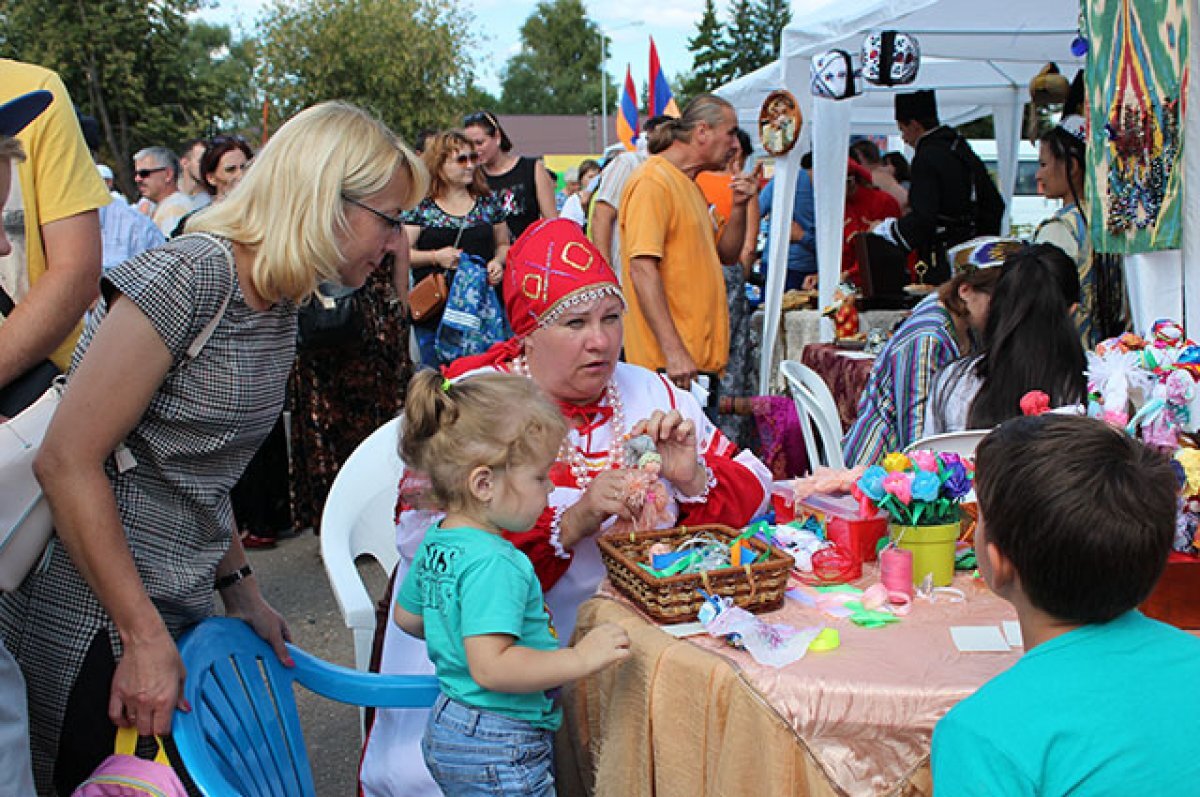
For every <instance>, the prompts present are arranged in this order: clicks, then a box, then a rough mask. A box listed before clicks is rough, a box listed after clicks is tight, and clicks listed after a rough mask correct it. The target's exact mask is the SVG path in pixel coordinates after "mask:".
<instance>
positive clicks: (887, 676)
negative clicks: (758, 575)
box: [558, 565, 1020, 797]
mask: <svg viewBox="0 0 1200 797" xmlns="http://www.w3.org/2000/svg"><path fill="white" fill-rule="evenodd" d="M877 572H878V571H877V570H876V569H875V566H874V565H867V566H866V576H865V579H866V580H864V581H863V582H861V583H862V584H863V585H865V584H867V583H870V582H871V581H873V580H875V578H877V575H876V574H877ZM873 576H874V578H873ZM955 586H957V587H959V588H961V589H963V590H964V592H965V593H966V595H967V600H966V601H965V602H964V603H948V602H942V600H941V599H940V600H939V601H938V602H935V603H932V604H931V603H929V602H925V601H918V603H917V604H916V605H915V607H914V609H913V611H912V613H911V614H910V615H909V616H907V617H905V618H904V619H903V620H902V621H901V622H899V623H896V624H894V625H891V626H887V627H885V628H877V629H864V628H859V627H857V626H854V625H853V624H851V623H850V622H849V621H848V620H834V619H831V618H828V617H826V616H824V615H821V614H820V613H818V612H817V610H816V609H814V608H810V607H805V606H803V605H801V604H800V603H797V602H795V601H793V600H792V599H788V601H787V602H786V604H785V606H784V608H783V609H780V610H779V611H777V612H773V613H771V614H767V615H763V617H764V618H765V619H766V620H768V621H770V622H783V623H788V624H790V625H793V626H795V627H808V626H813V625H818V624H825V625H828V626H831V627H834V628H836V629H837V630H838V631H839V633H840V635H841V647H840V648H838V649H836V650H833V651H829V652H823V653H816V652H810V653H809V654H808V655H807V656H805V658H803V659H801V660H800V661H797V662H794V663H793V664H790V665H788V666H787V667H784V668H782V669H774V668H770V667H765V666H762V665H759V664H757V663H756V662H755V661H754V660H753V659H752V658H751V657H750V655H749V654H747V653H745V652H744V651H738V650H734V649H732V648H730V647H728V646H727V645H725V644H724V643H723V642H721V641H718V640H716V639H712V638H710V637H707V636H695V637H690V638H688V639H676V638H674V637H672V636H670V635H668V634H666V633H665V632H663V631H662V630H660V629H659V628H658V627H657V626H656V625H655V624H654V623H653V622H652V621H650V620H649V619H648V618H647V617H646V616H645V615H643V614H642V613H640V612H639V611H638V610H637V609H636V608H634V607H633V606H632V604H630V603H629V602H628V601H626V600H625V599H624V598H621V597H619V596H616V595H613V594H612V593H607V592H606V593H605V594H602V595H600V596H597V597H595V598H592V599H591V600H589V601H588V602H587V603H585V604H584V605H583V606H582V607H581V609H580V611H579V616H578V621H577V625H576V634H577V635H579V634H582V633H585V632H586V631H587V630H588V629H590V628H593V627H595V626H596V625H598V624H600V623H604V622H615V623H618V624H619V625H621V626H623V627H624V628H625V629H626V630H627V631H628V632H629V635H630V637H631V639H632V642H633V656H632V658H631V659H629V660H627V661H625V662H623V663H622V664H621V665H619V666H616V667H612V668H609V669H607V670H604V671H603V672H600V673H597V674H595V675H592V676H590V677H588V678H584V679H582V680H580V681H578V682H576V683H575V684H573V685H571V686H569V687H567V688H565V689H564V690H563V707H564V716H565V718H564V727H563V730H562V731H561V732H560V734H559V739H558V764H559V773H558V778H559V793H560V794H563V795H574V794H593V795H597V797H618V796H619V797H651V796H652V795H657V796H658V797H676V796H678V797H704V796H705V795H714V796H715V795H721V796H722V797H742V796H744V797H751V796H753V797H769V796H774V795H779V797H783V795H819V796H820V797H826V796H827V795H838V796H840V797H845V796H850V797H857V795H929V794H931V793H932V786H931V778H930V773H929V748H930V741H931V738H932V732H933V726H934V725H935V724H936V723H937V721H938V719H940V718H941V717H942V716H943V715H944V714H945V713H946V712H947V711H948V710H949V709H950V708H951V707H952V706H953V705H954V704H955V703H957V702H958V701H959V700H962V699H963V698H964V697H967V696H968V695H970V694H972V693H973V692H974V691H975V690H976V689H977V688H979V686H981V685H982V684H983V683H984V682H986V681H987V680H988V679H990V678H992V677H993V676H995V675H996V674H998V673H1000V672H1002V671H1003V670H1005V669H1007V668H1008V667H1010V666H1012V664H1013V663H1014V662H1016V660H1017V658H1018V655H1019V653H1020V649H1016V650H1014V651H1011V652H1007V653H960V652H958V650H957V649H956V648H955V646H954V643H953V642H952V641H951V638H950V632H949V628H950V626H953V625H997V624H999V623H1000V622H1001V621H1004V620H1012V619H1015V617H1016V615H1015V613H1014V612H1013V610H1012V608H1011V607H1010V606H1009V605H1008V604H1007V603H1005V602H1004V601H1002V600H1001V599H999V598H997V597H996V596H995V595H993V594H992V593H991V592H989V591H988V590H987V588H986V587H985V586H983V584H982V582H979V581H973V580H970V579H968V578H967V577H966V576H960V577H959V578H958V579H957V580H956V583H955Z"/></svg>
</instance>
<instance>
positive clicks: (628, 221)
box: [619, 155, 729, 373]
mask: <svg viewBox="0 0 1200 797" xmlns="http://www.w3.org/2000/svg"><path fill="white" fill-rule="evenodd" d="M619 219H620V225H621V262H622V264H623V265H622V270H623V275H622V281H623V284H624V285H626V286H627V289H626V292H625V298H626V301H627V302H628V303H629V313H628V316H627V318H626V322H625V359H626V360H628V361H629V362H631V363H634V364H636V365H641V366H643V367H645V368H651V369H657V368H664V367H665V366H666V358H665V357H664V356H663V353H662V349H661V348H660V347H659V345H658V339H657V338H656V337H655V335H654V332H653V331H652V330H651V329H650V325H649V324H648V323H647V322H646V319H645V317H644V316H643V315H642V312H641V307H640V306H639V304H638V296H637V290H636V289H634V288H631V287H628V286H632V285H633V282H632V280H631V277H630V269H629V263H630V262H631V261H632V260H633V258H635V257H655V258H658V273H659V277H660V278H661V279H662V283H663V292H664V293H665V294H666V298H667V308H668V310H669V312H670V314H671V320H672V321H673V322H674V323H675V329H676V331H678V332H679V337H680V338H681V339H682V340H683V343H684V345H685V346H686V347H687V350H688V353H689V354H691V356H692V359H693V360H695V362H696V367H697V368H699V369H700V370H701V371H714V372H718V373H719V372H721V371H723V370H724V369H725V363H726V362H727V361H728V360H729V305H728V303H727V301H726V298H725V275H724V273H723V270H722V268H721V262H720V258H719V257H718V256H717V243H716V225H715V224H714V220H713V217H712V216H711V215H710V213H709V209H708V202H707V200H706V199H705V197H704V194H703V193H702V192H701V190H700V188H699V187H698V186H697V185H696V183H695V182H693V181H692V180H690V179H688V176H687V175H685V174H684V173H683V172H681V171H680V170H679V169H677V168H676V167H675V166H674V165H672V164H671V163H670V161H668V160H666V159H665V158H663V157H662V156H660V155H655V156H652V157H651V158H649V159H648V160H647V161H646V163H645V164H643V165H642V166H641V167H640V168H639V169H638V170H637V171H636V172H634V173H633V175H632V176H631V177H630V178H629V182H628V183H627V184H626V185H625V191H624V193H623V194H622V195H621V207H620V216H619Z"/></svg>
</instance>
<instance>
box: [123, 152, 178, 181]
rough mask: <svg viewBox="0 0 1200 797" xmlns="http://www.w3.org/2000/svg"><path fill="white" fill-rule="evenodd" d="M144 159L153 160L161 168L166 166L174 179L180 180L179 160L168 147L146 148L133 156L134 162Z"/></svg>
mask: <svg viewBox="0 0 1200 797" xmlns="http://www.w3.org/2000/svg"><path fill="white" fill-rule="evenodd" d="M142 158H152V159H153V160H154V162H155V163H157V164H158V165H159V166H166V167H167V168H168V169H170V170H171V176H172V177H174V178H176V179H178V178H179V171H180V166H179V158H178V157H177V156H176V155H175V153H174V152H172V151H171V150H169V149H167V148H166V147H146V148H145V149H139V150H138V151H137V152H135V153H134V154H133V160H134V162H137V161H139V160H141V159H142Z"/></svg>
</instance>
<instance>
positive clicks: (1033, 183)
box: [969, 139, 1062, 238]
mask: <svg viewBox="0 0 1200 797" xmlns="http://www.w3.org/2000/svg"><path fill="white" fill-rule="evenodd" d="M969 143H970V145H971V149H973V150H975V154H976V155H978V156H979V159H980V160H982V161H983V163H984V165H985V166H987V168H988V172H989V173H990V174H991V175H992V179H993V180H995V181H996V182H997V184H999V176H998V175H999V173H998V171H997V168H996V142H995V141H992V140H990V139H971V141H970V142H969ZM1037 170H1038V148H1037V145H1036V144H1030V143H1029V142H1028V141H1022V142H1021V146H1020V149H1019V150H1018V151H1017V182H1016V185H1015V186H1013V197H1012V206H1011V207H1010V208H1009V212H1008V217H1009V222H1010V232H1009V234H1010V235H1012V236H1014V237H1016V238H1029V237H1032V235H1033V231H1034V230H1035V229H1037V226H1038V224H1039V223H1040V222H1041V221H1042V220H1043V219H1046V218H1049V217H1050V216H1052V215H1054V213H1055V212H1056V211H1057V210H1058V209H1059V208H1060V207H1062V202H1060V201H1059V200H1057V199H1046V198H1045V197H1044V196H1042V195H1041V194H1039V193H1038V189H1037Z"/></svg>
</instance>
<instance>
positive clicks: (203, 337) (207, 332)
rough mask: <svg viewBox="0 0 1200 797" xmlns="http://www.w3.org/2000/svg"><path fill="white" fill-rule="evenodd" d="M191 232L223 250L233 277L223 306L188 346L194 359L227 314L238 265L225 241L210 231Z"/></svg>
mask: <svg viewBox="0 0 1200 797" xmlns="http://www.w3.org/2000/svg"><path fill="white" fill-rule="evenodd" d="M190 234H191V235H194V236H196V237H197V238H205V239H207V240H208V241H209V242H210V243H212V244H213V245H214V246H216V247H217V248H218V249H220V250H221V254H223V255H224V256H225V264H226V265H228V266H229V275H230V277H231V282H230V283H229V293H227V294H225V298H224V299H222V300H221V306H220V307H218V308H217V312H216V314H215V315H213V317H212V319H211V320H210V321H209V322H208V323H207V324H205V325H204V329H202V330H200V334H199V335H197V336H196V339H195V340H193V341H192V345H191V346H188V350H187V356H188V359H189V360H194V359H195V358H196V356H197V355H198V354H200V351H201V350H202V349H203V348H204V346H205V344H206V343H208V339H209V338H211V337H212V334H213V332H214V331H216V328H217V324H219V323H221V319H222V318H223V317H224V316H225V308H227V307H229V300H230V299H232V298H233V289H234V286H235V285H236V284H237V278H238V277H237V267H236V266H235V265H234V262H233V255H231V254H230V252H229V249H227V248H226V247H225V245H224V244H223V243H221V242H220V241H218V240H217V239H216V238H214V237H213V236H211V235H209V234H208V233H203V232H196V233H190Z"/></svg>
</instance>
